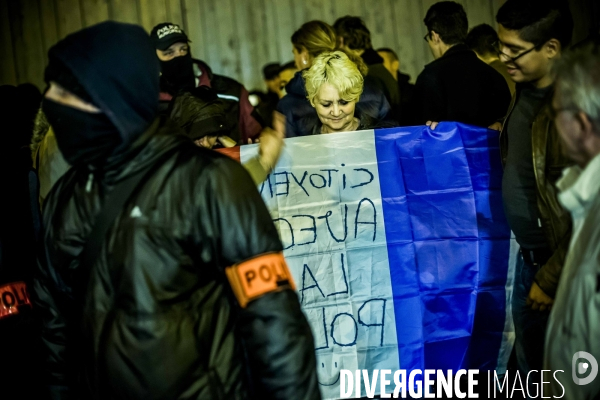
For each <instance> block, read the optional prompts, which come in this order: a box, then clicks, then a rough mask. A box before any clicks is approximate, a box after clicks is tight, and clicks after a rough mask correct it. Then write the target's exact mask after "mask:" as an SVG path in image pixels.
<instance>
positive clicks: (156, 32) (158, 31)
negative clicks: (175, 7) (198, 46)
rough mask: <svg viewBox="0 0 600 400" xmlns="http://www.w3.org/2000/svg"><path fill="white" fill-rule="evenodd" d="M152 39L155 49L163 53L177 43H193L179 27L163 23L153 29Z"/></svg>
mask: <svg viewBox="0 0 600 400" xmlns="http://www.w3.org/2000/svg"><path fill="white" fill-rule="evenodd" d="M150 38H151V39H152V43H153V44H154V47H155V48H156V49H158V50H162V51H164V50H167V49H168V48H169V47H170V46H171V45H173V44H175V43H179V42H183V43H187V42H191V40H189V39H188V37H187V35H186V34H185V32H184V31H183V29H181V27H180V26H179V25H177V24H172V23H170V22H163V23H162V24H158V25H156V26H155V27H154V28H152V32H150Z"/></svg>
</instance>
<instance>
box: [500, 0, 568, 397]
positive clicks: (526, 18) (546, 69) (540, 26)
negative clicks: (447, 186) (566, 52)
mask: <svg viewBox="0 0 600 400" xmlns="http://www.w3.org/2000/svg"><path fill="white" fill-rule="evenodd" d="M496 21H497V22H498V38H499V40H498V43H497V44H496V47H497V49H498V52H499V56H500V60H501V61H502V62H503V63H504V64H505V65H506V67H507V70H508V73H509V74H510V76H511V78H512V79H513V80H514V81H515V82H516V83H517V91H516V93H515V95H514V96H513V100H512V102H511V105H510V108H509V112H508V116H507V117H506V118H505V120H504V122H503V124H494V126H493V128H496V129H501V134H500V149H501V155H502V162H503V164H504V176H503V179H502V195H503V199H504V210H505V213H506V217H507V220H508V223H509V225H510V228H511V230H512V231H513V233H514V235H515V237H516V240H517V242H518V244H519V245H520V252H519V254H518V259H517V265H516V271H515V281H514V291H513V297H512V312H513V320H514V323H515V332H516V341H515V348H516V356H517V363H518V366H519V370H520V372H521V376H524V375H523V374H527V373H529V372H530V371H531V373H532V376H531V377H530V379H528V382H529V385H528V386H529V387H528V390H529V396H531V397H537V396H538V395H537V394H535V391H537V390H538V389H537V388H538V386H536V385H532V383H533V382H537V383H539V382H540V381H541V378H542V377H541V376H540V375H539V374H540V371H541V370H542V359H543V344H544V335H545V331H546V325H547V321H548V315H549V310H550V308H551V307H552V304H553V298H554V296H555V293H556V287H557V284H558V281H559V278H560V275H561V270H562V266H563V263H564V259H565V253H566V250H567V248H568V244H569V238H570V231H571V222H570V218H569V215H568V213H567V212H566V211H565V210H564V209H563V208H562V207H561V205H560V204H559V202H558V199H557V196H556V194H557V193H556V192H557V190H556V187H555V182H556V181H557V179H558V178H559V177H560V173H561V171H562V170H563V169H564V168H565V167H567V166H568V165H569V163H570V161H569V160H568V158H567V157H565V156H564V154H563V151H562V143H561V141H560V138H559V136H558V133H557V132H556V129H555V127H554V125H553V124H551V121H550V120H549V118H548V114H547V112H546V108H545V107H547V105H548V103H549V100H550V98H551V97H552V92H553V77H552V73H551V67H552V65H553V63H554V62H555V61H556V60H557V59H558V58H560V55H561V52H562V50H563V49H565V48H566V46H568V44H569V41H570V40H571V35H572V30H573V20H572V18H571V15H570V13H569V10H568V9H567V8H561V7H560V6H559V5H557V2H556V1H553V0H508V1H507V2H506V3H504V5H503V6H502V7H501V8H500V9H499V10H498V14H497V15H496ZM532 391H533V392H532Z"/></svg>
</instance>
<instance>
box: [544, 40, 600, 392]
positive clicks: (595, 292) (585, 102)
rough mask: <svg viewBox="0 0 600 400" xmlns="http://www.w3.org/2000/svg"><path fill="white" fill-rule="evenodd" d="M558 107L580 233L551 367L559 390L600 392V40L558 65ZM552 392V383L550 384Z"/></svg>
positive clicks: (566, 181)
mask: <svg viewBox="0 0 600 400" xmlns="http://www.w3.org/2000/svg"><path fill="white" fill-rule="evenodd" d="M555 72H556V74H557V82H556V91H555V93H554V98H553V101H552V111H553V116H554V121H555V123H556V127H557V129H558V132H559V134H560V136H561V139H562V141H563V142H564V145H565V146H564V148H565V150H566V152H567V153H568V155H569V156H570V157H571V158H572V159H573V160H574V161H575V162H576V163H577V165H576V166H573V167H570V168H567V169H566V170H565V171H564V172H563V177H562V178H561V180H560V181H558V182H557V186H558V188H559V189H560V191H561V193H560V195H559V200H560V202H561V203H562V205H563V206H564V207H565V208H566V209H567V210H569V212H570V213H571V216H572V218H573V234H572V237H571V243H570V246H569V251H568V253H567V258H566V261H565V265H564V270H563V273H562V276H561V278H560V281H559V284H558V290H557V293H556V298H555V301H554V307H553V309H552V312H551V314H550V319H549V321H548V330H547V334H546V348H545V354H544V364H545V367H544V369H546V370H552V371H553V372H554V371H557V370H562V371H564V372H563V373H557V374H556V375H555V376H556V378H557V379H552V377H549V379H547V381H550V382H551V383H550V384H549V386H550V389H551V392H552V394H553V395H555V397H562V396H564V398H569V399H596V398H598V396H599V395H600V379H594V378H595V377H596V375H597V374H598V360H600V341H598V338H599V337H600V318H599V316H600V196H599V194H600V179H598V176H600V46H599V45H598V42H596V43H595V44H593V43H591V44H588V45H586V46H583V47H581V48H579V49H578V50H576V51H573V52H571V53H569V54H567V55H566V56H565V57H564V58H563V59H562V60H561V61H560V62H559V63H558V64H557V66H556V71H555ZM545 392H546V393H544V394H546V395H547V394H548V392H547V391H545Z"/></svg>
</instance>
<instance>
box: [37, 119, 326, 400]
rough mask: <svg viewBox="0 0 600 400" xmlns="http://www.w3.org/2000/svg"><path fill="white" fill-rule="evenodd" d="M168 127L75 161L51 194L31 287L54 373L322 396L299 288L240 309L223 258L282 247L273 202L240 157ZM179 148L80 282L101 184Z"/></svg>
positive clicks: (228, 391) (216, 391)
mask: <svg viewBox="0 0 600 400" xmlns="http://www.w3.org/2000/svg"><path fill="white" fill-rule="evenodd" d="M157 130H158V131H159V132H156V131H157ZM173 133H174V132H173V129H172V128H171V129H169V128H168V127H165V128H162V129H159V128H158V124H157V123H156V122H155V123H154V124H153V126H152V128H151V129H150V131H149V132H148V133H147V134H146V135H145V136H146V137H147V138H146V139H144V140H145V141H147V144H146V143H144V145H143V146H139V147H141V148H134V149H132V150H131V151H130V152H129V153H131V154H126V155H125V156H124V157H125V159H124V160H123V159H118V160H113V161H110V162H108V163H107V166H106V168H105V169H104V171H103V172H102V174H93V173H92V174H91V173H90V171H88V170H86V168H82V167H79V168H76V167H73V168H72V169H71V170H70V171H69V172H67V174H66V175H65V176H64V177H63V178H62V179H61V180H60V181H59V182H58V183H57V184H56V185H55V187H54V188H53V189H52V191H51V193H50V195H49V197H48V199H47V200H46V203H45V207H44V225H45V227H46V229H45V232H44V240H45V243H46V247H45V254H46V258H45V260H44V262H43V263H42V268H41V269H40V271H39V272H40V276H39V278H38V280H37V285H36V292H37V296H38V305H39V306H40V307H41V308H42V309H43V310H44V311H45V314H44V321H45V324H44V326H45V327H44V335H43V339H44V342H45V344H46V346H47V347H48V349H49V350H50V353H49V355H48V369H49V373H50V376H51V380H52V381H51V383H52V384H53V385H55V386H60V385H63V386H67V385H70V386H79V390H80V393H79V396H80V397H81V398H85V399H93V398H96V399H109V398H110V399H145V400H147V399H175V398H177V399H209V398H210V399H249V398H264V399H268V398H272V399H318V398H319V397H320V395H319V388H318V384H317V381H316V371H315V364H316V361H315V355H314V343H313V338H312V334H311V331H310V327H309V325H308V323H307V321H306V319H305V317H304V315H303V314H302V311H301V309H300V304H299V302H298V298H297V296H296V293H295V292H294V291H293V290H291V289H289V288H288V289H286V290H282V291H279V292H273V293H270V294H267V295H265V296H263V297H261V298H259V299H257V300H255V301H253V302H251V303H250V304H249V305H248V306H247V307H246V308H245V309H241V308H240V307H239V306H238V305H237V302H236V300H235V298H234V296H233V295H232V290H231V288H230V286H229V284H228V281H227V279H226V277H225V273H224V268H225V267H227V266H230V265H233V264H235V263H238V262H241V261H244V260H247V259H249V258H252V257H253V256H255V255H259V254H264V253H269V252H279V251H281V250H282V246H281V243H280V241H279V237H278V234H277V231H276V229H275V227H274V225H273V223H272V221H271V217H270V215H269V212H268V211H267V209H266V207H265V205H264V202H263V201H262V199H261V198H260V195H259V194H258V192H257V190H256V188H255V186H254V184H253V182H252V180H251V179H250V177H249V176H248V174H247V172H246V171H245V170H244V169H243V167H242V166H241V165H239V163H236V162H235V161H233V160H231V159H229V158H228V157H226V156H223V155H220V154H219V153H217V152H214V151H210V150H206V149H203V148H200V147H197V146H194V145H193V144H191V143H190V142H189V141H188V140H187V139H184V138H182V137H180V136H178V135H173ZM173 148H177V151H176V152H175V153H173V155H171V156H170V157H169V158H168V159H167V160H166V162H164V163H163V164H162V165H161V166H160V167H159V168H158V169H157V170H156V171H155V172H154V173H153V174H152V177H151V178H150V179H148V180H147V181H146V182H145V183H144V184H143V185H142V187H141V188H140V189H139V191H137V192H135V193H134V195H133V196H132V198H131V199H130V201H128V203H127V205H126V206H125V207H124V209H123V212H122V214H121V216H120V217H119V218H118V219H117V222H116V224H115V225H114V227H113V228H112V229H111V231H110V232H109V234H108V235H107V237H106V242H105V243H106V244H105V246H104V247H103V250H102V252H101V256H100V257H99V259H98V261H97V262H96V263H95V264H94V265H93V272H92V273H91V275H90V277H89V280H88V281H87V282H82V281H81V279H82V276H83V272H84V269H83V266H82V265H80V264H79V259H78V255H79V254H80V252H81V250H82V248H83V246H84V244H85V240H86V237H87V236H88V235H89V233H90V230H91V226H92V222H93V221H94V218H95V215H96V213H97V212H98V210H99V209H100V207H101V205H102V203H103V201H104V200H105V196H103V195H102V193H104V192H109V191H110V190H111V188H112V187H114V185H115V184H116V183H117V182H119V181H121V180H123V179H125V178H126V177H127V176H128V175H129V174H131V173H134V172H135V171H136V170H138V169H140V168H143V167H144V166H145V165H147V164H148V163H152V162H155V161H156V159H157V158H159V157H160V156H161V155H162V154H164V153H165V152H167V151H170V150H171V149H173ZM120 158H122V157H120ZM86 186H87V188H86ZM134 209H135V210H137V211H138V214H135V213H133V210H134ZM134 216H136V217H134ZM82 285H85V286H82ZM82 287H86V288H87V289H85V290H82V289H81V288H82ZM78 288H79V290H78ZM81 316H83V317H81ZM274 332H277V333H280V334H277V335H274V334H273V333H274ZM75 382H76V384H75V385H74V383H75Z"/></svg>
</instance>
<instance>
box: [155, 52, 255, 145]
mask: <svg viewBox="0 0 600 400" xmlns="http://www.w3.org/2000/svg"><path fill="white" fill-rule="evenodd" d="M194 64H195V66H196V68H197V69H198V71H199V72H200V74H199V75H198V76H197V79H198V86H208V87H210V88H212V89H213V90H214V91H215V92H216V93H217V95H218V96H219V98H220V99H221V100H223V104H224V107H225V112H226V114H227V116H228V119H229V120H230V121H231V122H232V124H231V132H230V133H229V135H228V136H230V137H231V138H232V139H233V140H235V141H236V142H237V143H239V144H246V143H248V139H256V138H258V136H259V135H260V132H261V130H262V126H261V124H260V123H259V120H260V119H261V118H260V117H257V114H256V111H255V110H254V107H252V104H250V100H249V99H248V90H246V88H245V87H244V85H242V84H241V83H239V82H238V81H236V80H234V79H231V78H229V77H226V76H223V75H218V74H213V72H212V70H211V69H210V67H209V66H208V65H207V64H206V63H205V62H204V61H201V60H196V59H194ZM172 98H173V96H172V95H171V94H169V93H165V92H162V93H161V94H160V100H161V103H162V104H163V105H162V109H163V110H165V111H166V109H167V108H168V103H169V102H170V101H171V99H172Z"/></svg>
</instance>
